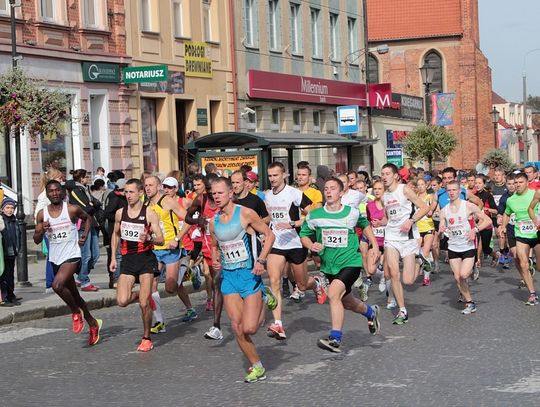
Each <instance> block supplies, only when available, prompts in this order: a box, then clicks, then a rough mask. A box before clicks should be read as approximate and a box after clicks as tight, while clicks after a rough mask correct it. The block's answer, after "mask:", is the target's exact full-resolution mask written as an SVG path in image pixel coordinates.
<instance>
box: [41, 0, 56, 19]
mask: <svg viewBox="0 0 540 407" xmlns="http://www.w3.org/2000/svg"><path fill="white" fill-rule="evenodd" d="M53 2H54V0H40V5H39V11H40V15H41V18H42V19H43V21H54V8H53Z"/></svg>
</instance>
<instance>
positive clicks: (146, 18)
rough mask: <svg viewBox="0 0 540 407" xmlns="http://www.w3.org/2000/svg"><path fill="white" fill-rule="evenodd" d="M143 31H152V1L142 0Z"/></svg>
mask: <svg viewBox="0 0 540 407" xmlns="http://www.w3.org/2000/svg"><path fill="white" fill-rule="evenodd" d="M141 31H152V9H151V0H141Z"/></svg>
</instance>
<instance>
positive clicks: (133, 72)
mask: <svg viewBox="0 0 540 407" xmlns="http://www.w3.org/2000/svg"><path fill="white" fill-rule="evenodd" d="M123 73H124V83H144V82H162V81H167V78H168V69H167V65H154V66H132V67H128V68H124V70H123Z"/></svg>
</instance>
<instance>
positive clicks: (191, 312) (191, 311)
mask: <svg viewBox="0 0 540 407" xmlns="http://www.w3.org/2000/svg"><path fill="white" fill-rule="evenodd" d="M198 317H199V315H198V314H197V311H195V308H188V309H187V310H186V313H185V314H184V316H183V317H182V322H191V321H193V320H194V319H197V318H198Z"/></svg>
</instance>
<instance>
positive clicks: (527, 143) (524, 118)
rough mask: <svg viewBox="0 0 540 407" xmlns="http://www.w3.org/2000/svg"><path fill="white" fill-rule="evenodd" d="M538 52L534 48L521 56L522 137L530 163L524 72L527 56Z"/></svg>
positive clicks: (525, 75) (525, 78) (539, 49)
mask: <svg viewBox="0 0 540 407" xmlns="http://www.w3.org/2000/svg"><path fill="white" fill-rule="evenodd" d="M537 51H540V48H535V49H531V50H529V51H527V52H526V53H525V55H524V56H523V69H522V73H523V132H524V133H523V136H524V140H523V141H525V145H526V146H527V147H526V148H527V150H526V161H531V160H530V157H529V145H530V144H529V138H528V131H527V74H526V72H525V68H526V64H527V55H529V54H532V53H533V52H537Z"/></svg>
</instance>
